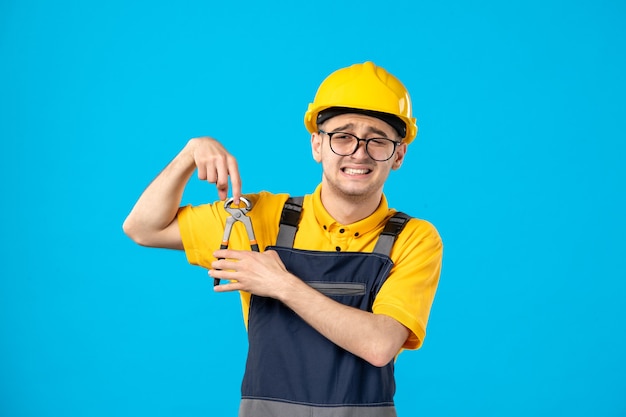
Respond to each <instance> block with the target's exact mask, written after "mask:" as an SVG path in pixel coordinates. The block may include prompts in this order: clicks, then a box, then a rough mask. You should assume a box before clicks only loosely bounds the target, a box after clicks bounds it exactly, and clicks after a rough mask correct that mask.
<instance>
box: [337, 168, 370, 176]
mask: <svg viewBox="0 0 626 417" xmlns="http://www.w3.org/2000/svg"><path fill="white" fill-rule="evenodd" d="M341 171H342V172H343V173H344V174H347V175H367V174H369V173H370V172H372V170H371V169H369V168H347V167H346V168H342V169H341Z"/></svg>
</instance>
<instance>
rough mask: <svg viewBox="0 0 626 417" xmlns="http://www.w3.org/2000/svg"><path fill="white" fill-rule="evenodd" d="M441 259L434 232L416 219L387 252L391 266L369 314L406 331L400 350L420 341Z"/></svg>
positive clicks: (431, 227) (426, 223) (441, 253)
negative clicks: (388, 319) (390, 319)
mask: <svg viewBox="0 0 626 417" xmlns="http://www.w3.org/2000/svg"><path fill="white" fill-rule="evenodd" d="M442 256H443V244H442V241H441V238H440V236H439V234H438V233H437V230H436V229H435V227H434V226H433V225H432V224H430V223H428V222H427V221H424V220H419V219H412V220H411V221H410V222H409V223H408V224H407V226H406V227H405V229H404V230H403V231H402V233H401V234H400V235H399V236H398V239H397V240H396V243H395V244H394V247H393V249H392V251H391V259H392V260H393V261H394V266H393V267H392V269H391V272H390V274H389V277H388V278H387V280H386V281H385V283H384V284H383V286H382V288H381V289H380V291H379V293H378V295H377V296H376V299H375V301H374V306H373V312H374V313H375V314H385V315H388V316H390V317H393V318H394V319H396V320H398V321H399V322H400V323H402V324H403V325H404V326H406V327H407V328H408V329H409V331H410V334H409V338H408V339H407V341H406V342H405V344H404V346H403V348H404V349H418V348H420V347H421V345H422V343H423V341H424V337H425V336H426V325H427V323H428V317H429V315H430V309H431V306H432V303H433V300H434V297H435V292H436V290H437V285H438V283H439V276H440V273H441V262H442Z"/></svg>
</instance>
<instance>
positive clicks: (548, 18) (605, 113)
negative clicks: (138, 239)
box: [0, 0, 626, 417]
mask: <svg viewBox="0 0 626 417" xmlns="http://www.w3.org/2000/svg"><path fill="white" fill-rule="evenodd" d="M219 3H220V4H218V2H210V1H204V2H203V1H179V2H175V3H169V2H159V1H156V2H123V1H119V0H117V1H116V0H113V1H109V2H98V3H96V2H81V1H58V2H45V1H27V0H24V1H19V2H18V1H11V0H4V1H2V2H0V60H1V61H0V138H1V149H2V151H1V155H0V181H1V182H0V186H1V189H0V191H1V193H2V198H3V202H2V205H1V206H0V210H1V211H0V214H1V218H2V227H1V230H2V242H3V250H2V252H1V263H0V275H1V279H0V415H2V416H11V417H17V416H20V417H21V416H24V417H25V416H37V417H47V416H65V417H71V416H81V417H82V416H207V415H210V416H214V415H225V416H226V415H236V410H237V408H238V401H239V383H240V379H241V376H242V372H243V365H244V360H245V352H246V343H245V332H244V328H243V325H242V323H241V312H240V307H239V305H238V299H237V295H235V294H227V295H223V294H222V295H218V294H214V293H213V292H212V291H211V287H212V282H211V280H210V279H208V278H207V276H206V273H205V271H203V270H202V269H200V268H197V267H192V266H190V265H188V264H187V263H186V259H185V257H184V255H183V254H182V253H179V252H174V251H167V250H156V249H146V248H141V247H138V246H136V245H135V244H134V243H132V242H131V241H130V240H129V239H127V238H126V237H125V236H124V234H123V233H122V230H121V224H122V222H123V220H124V218H125V216H126V214H127V213H128V212H129V210H130V209H131V207H132V205H133V203H134V202H135V200H136V199H137V197H138V195H139V194H140V192H141V191H142V190H143V189H144V187H145V186H146V185H147V184H148V183H149V182H150V180H151V179H152V178H153V177H154V176H155V175H156V174H157V173H158V172H159V171H160V170H161V169H162V167H163V166H165V164H166V163H167V162H168V161H169V160H170V159H171V158H172V157H173V156H174V155H175V154H176V153H177V152H178V151H179V150H180V149H181V148H182V147H183V146H184V144H185V143H186V141H187V140H188V139H189V138H191V137H194V136H199V135H212V136H214V137H217V138H219V139H220V140H221V141H222V142H223V143H224V144H225V145H226V146H227V148H228V149H229V150H230V151H231V152H232V153H233V154H235V156H236V157H237V158H238V160H239V163H240V167H241V170H242V175H243V181H244V192H254V191H258V190H261V189H265V190H269V191H274V192H291V193H293V194H302V193H306V192H310V191H312V190H313V189H314V187H315V185H316V184H317V183H318V181H319V179H320V169H319V166H318V165H317V164H315V163H314V161H313V160H312V158H311V157H310V148H309V141H308V134H307V132H306V131H305V129H304V127H303V124H302V116H303V113H304V111H305V109H306V105H307V104H308V103H309V102H310V101H311V100H312V98H313V95H314V94H315V90H316V88H317V86H318V85H319V83H320V82H321V81H322V80H323V78H324V77H325V76H326V75H327V74H329V73H330V72H332V71H333V70H335V69H337V68H340V67H343V66H347V65H350V64H352V63H355V62H363V61H366V60H373V61H374V62H376V63H377V64H379V65H381V66H383V67H385V68H387V69H388V70H389V71H391V72H392V73H394V74H395V75H397V76H398V77H399V78H400V79H401V80H402V81H403V82H404V83H405V84H406V86H407V87H408V88H409V90H410V91H411V94H412V97H413V102H414V113H415V114H416V116H417V117H418V120H419V125H420V133H419V136H418V138H417V140H416V141H415V142H414V143H413V144H412V145H411V146H410V149H409V154H408V160H407V161H406V163H405V165H404V166H403V168H402V169H401V170H400V171H397V172H394V173H393V174H392V176H391V179H390V181H389V182H388V185H387V187H386V190H385V191H386V194H387V196H388V198H389V200H390V203H391V205H392V206H393V207H396V208H398V209H401V210H404V211H407V212H409V213H411V214H412V215H414V216H418V217H422V218H426V219H428V220H430V221H432V222H433V223H434V224H435V225H436V226H437V227H438V229H439V231H440V233H441V235H442V237H443V239H444V241H445V245H446V246H445V248H446V249H445V260H444V269H443V274H442V278H441V283H440V287H439V291H438V293H437V297H436V300H435V303H434V306H433V310H432V315H431V321H430V323H429V329H428V330H429V331H428V337H427V338H426V342H425V345H424V347H423V348H422V349H421V350H420V351H418V352H407V353H404V354H402V355H401V356H400V358H399V360H398V370H397V376H398V392H397V396H396V400H397V406H398V410H399V413H400V415H401V416H417V415H427V416H528V415H532V416H551V415H567V416H570V417H573V416H588V415H594V416H624V415H626V354H625V352H626V326H625V321H626V320H625V319H626V308H625V307H624V299H625V296H626V262H625V259H626V257H625V256H624V249H625V248H626V247H625V244H624V236H625V235H626V221H625V220H624V218H625V216H624V213H625V212H626V204H625V197H624V194H625V192H624V191H625V190H624V189H625V184H624V179H625V174H626V170H625V165H626V164H625V157H624V155H625V152H624V151H625V145H624V144H625V139H626V135H625V134H624V121H625V120H626V98H625V97H626V80H625V79H626V77H625V76H624V74H625V73H626V6H625V4H624V3H623V2H622V1H617V0H615V1H609V0H596V1H539V0H531V1H528V0H526V1H517V0H513V1H507V2H500V1H494V0H491V1H475V2H463V1H456V2H455V1H448V2H421V1H409V0H406V1H397V2H387V3H379V2H368V1H362V0H359V1H339V0H336V1H318V2H288V1H284V2H251V1H240V2H234V3H232V4H224V2H219ZM216 197H217V194H216V192H215V190H214V188H213V187H212V186H210V185H207V184H202V183H200V182H199V181H198V180H197V179H195V178H194V179H193V180H192V181H191V182H190V184H189V186H188V188H187V190H186V193H185V196H184V201H185V203H202V202H206V201H212V200H214V199H215V198H216Z"/></svg>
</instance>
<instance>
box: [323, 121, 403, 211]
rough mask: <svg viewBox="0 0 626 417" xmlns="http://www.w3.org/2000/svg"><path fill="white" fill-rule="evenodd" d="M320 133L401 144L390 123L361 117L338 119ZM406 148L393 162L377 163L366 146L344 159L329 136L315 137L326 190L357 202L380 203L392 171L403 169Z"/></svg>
mask: <svg viewBox="0 0 626 417" xmlns="http://www.w3.org/2000/svg"><path fill="white" fill-rule="evenodd" d="M320 129H322V130H324V131H325V132H338V131H340V132H347V133H352V134H353V135H355V136H357V137H359V138H362V139H369V138H373V137H386V138H389V139H392V140H395V141H398V142H399V141H400V140H401V138H399V137H398V133H397V132H396V131H395V130H394V129H393V128H392V127H391V126H389V125H388V124H387V123H385V122H383V121H382V120H380V119H377V118H375V117H370V116H365V115H361V114H342V115H339V116H335V117H333V118H332V119H329V120H327V121H326V122H325V123H324V124H323V125H322V126H320ZM406 146H407V145H406V143H400V144H399V145H398V146H397V147H396V151H395V153H394V154H393V156H392V157H391V158H390V159H389V160H387V161H375V160H373V159H372V158H371V157H370V156H369V155H368V154H367V152H366V151H365V143H364V142H360V143H359V147H358V149H357V151H356V152H355V153H354V154H352V155H350V156H340V155H337V154H335V153H334V152H333V151H332V150H331V149H330V140H329V137H328V135H326V134H322V133H314V134H312V135H311V147H312V151H313V158H314V159H315V160H316V161H317V162H319V163H321V164H322V169H323V177H322V186H323V189H325V190H327V192H329V193H333V194H335V195H336V196H339V197H342V198H344V199H345V198H347V199H350V200H354V201H361V200H365V199H368V198H371V199H380V195H381V194H382V190H383V185H384V184H385V181H386V180H387V177H388V176H389V173H390V171H391V170H392V169H394V170H395V169H398V168H400V166H401V165H402V161H403V160H404V155H405V154H406Z"/></svg>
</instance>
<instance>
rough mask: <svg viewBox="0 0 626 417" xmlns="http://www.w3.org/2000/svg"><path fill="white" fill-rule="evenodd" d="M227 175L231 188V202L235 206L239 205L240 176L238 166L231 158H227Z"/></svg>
mask: <svg viewBox="0 0 626 417" xmlns="http://www.w3.org/2000/svg"><path fill="white" fill-rule="evenodd" d="M227 164H228V174H229V175H230V184H231V185H232V187H233V200H234V203H235V204H239V198H240V197H241V176H240V175H239V165H238V164H237V160H236V159H235V158H233V157H230V158H228V161H227Z"/></svg>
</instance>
